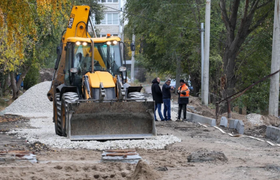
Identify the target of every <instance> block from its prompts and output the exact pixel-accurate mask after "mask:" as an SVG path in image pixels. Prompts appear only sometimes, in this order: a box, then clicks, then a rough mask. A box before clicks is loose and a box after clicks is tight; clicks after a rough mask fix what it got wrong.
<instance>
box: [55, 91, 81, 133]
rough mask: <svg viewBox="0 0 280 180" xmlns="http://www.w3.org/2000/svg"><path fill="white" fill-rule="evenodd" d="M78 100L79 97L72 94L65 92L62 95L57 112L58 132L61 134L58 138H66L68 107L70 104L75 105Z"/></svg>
mask: <svg viewBox="0 0 280 180" xmlns="http://www.w3.org/2000/svg"><path fill="white" fill-rule="evenodd" d="M78 100H79V96H78V94H77V93H74V92H67V93H64V94H63V95H62V98H61V102H60V110H59V111H58V116H57V117H58V118H57V122H58V123H57V125H58V130H59V132H61V135H60V136H65V137H66V136H67V127H66V125H67V123H66V121H67V120H68V118H69V112H68V106H69V104H70V103H76V102H77V101H78Z"/></svg>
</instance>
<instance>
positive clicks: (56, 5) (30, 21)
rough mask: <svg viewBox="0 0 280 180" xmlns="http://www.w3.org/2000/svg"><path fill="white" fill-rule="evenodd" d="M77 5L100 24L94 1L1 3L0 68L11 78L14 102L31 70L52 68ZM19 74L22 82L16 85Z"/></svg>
mask: <svg viewBox="0 0 280 180" xmlns="http://www.w3.org/2000/svg"><path fill="white" fill-rule="evenodd" d="M80 4H89V5H90V6H91V7H92V9H93V12H94V13H95V14H96V16H95V19H96V21H97V22H98V21H100V19H101V18H102V6H101V5H98V4H97V0H92V1H91V0H77V1H76V0H62V1H57V0H26V1H20V0H11V1H10V0H1V1H0V28H2V29H3V32H0V35H2V36H1V37H2V39H0V66H1V67H3V68H2V72H3V73H4V74H10V77H11V78H10V80H11V88H12V89H13V99H16V98H17V96H18V92H19V87H20V84H21V82H22V81H23V79H24V77H25V75H26V74H27V73H28V71H29V70H30V67H32V66H33V67H35V66H36V67H38V65H39V64H41V65H42V66H45V65H51V64H53V62H54V60H55V57H56V53H55V52H56V46H57V45H58V44H59V43H60V40H61V33H62V32H63V30H64V29H65V28H66V25H67V23H66V22H67V20H68V17H69V14H70V13H69V12H70V11H71V8H72V6H73V5H80ZM19 71H20V72H21V78H20V79H19V81H18V82H17V83H15V81H14V76H15V73H17V72H19Z"/></svg>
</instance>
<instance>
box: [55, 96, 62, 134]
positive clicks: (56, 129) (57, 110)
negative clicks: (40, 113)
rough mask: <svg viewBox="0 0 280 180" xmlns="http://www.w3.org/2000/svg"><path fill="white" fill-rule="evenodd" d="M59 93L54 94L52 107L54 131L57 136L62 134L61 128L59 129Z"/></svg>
mask: <svg viewBox="0 0 280 180" xmlns="http://www.w3.org/2000/svg"><path fill="white" fill-rule="evenodd" d="M59 97H60V93H56V94H55V99H56V101H55V104H56V106H55V107H54V113H56V115H54V120H55V123H54V124H55V133H56V134H57V135H59V136H62V135H63V133H62V129H61V100H60V99H59Z"/></svg>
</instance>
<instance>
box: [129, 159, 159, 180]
mask: <svg viewBox="0 0 280 180" xmlns="http://www.w3.org/2000/svg"><path fill="white" fill-rule="evenodd" d="M159 178H160V175H159V173H158V172H156V171H155V170H154V169H152V168H151V167H150V166H149V165H148V164H147V163H145V162H143V161H142V160H140V161H139V162H138V164H137V166H136V168H135V170H134V172H133V174H132V175H131V177H129V178H128V180H156V179H159Z"/></svg>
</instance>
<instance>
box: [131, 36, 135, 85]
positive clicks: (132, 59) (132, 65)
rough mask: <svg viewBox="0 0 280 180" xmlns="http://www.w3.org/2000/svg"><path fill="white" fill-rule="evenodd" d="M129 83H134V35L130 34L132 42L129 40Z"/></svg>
mask: <svg viewBox="0 0 280 180" xmlns="http://www.w3.org/2000/svg"><path fill="white" fill-rule="evenodd" d="M131 51H132V53H131V83H134V61H135V60H134V54H135V35H134V33H133V34H132V42H131Z"/></svg>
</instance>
